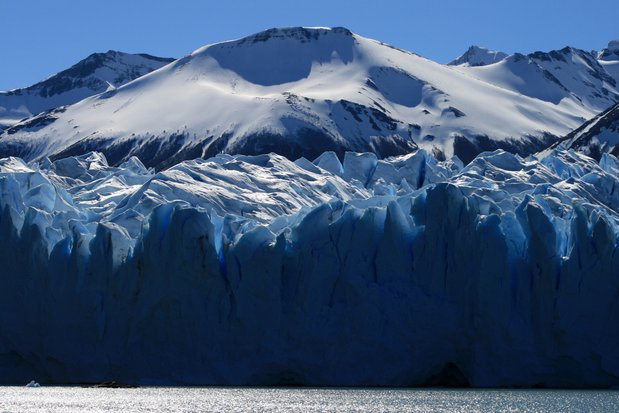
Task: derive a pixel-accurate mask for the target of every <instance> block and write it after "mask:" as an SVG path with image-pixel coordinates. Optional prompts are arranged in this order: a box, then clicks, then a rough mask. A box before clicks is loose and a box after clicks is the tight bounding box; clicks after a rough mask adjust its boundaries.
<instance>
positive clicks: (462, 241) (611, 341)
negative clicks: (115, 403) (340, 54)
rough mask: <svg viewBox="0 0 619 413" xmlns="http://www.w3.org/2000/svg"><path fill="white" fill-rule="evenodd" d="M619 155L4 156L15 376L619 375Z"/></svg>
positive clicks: (577, 382)
mask: <svg viewBox="0 0 619 413" xmlns="http://www.w3.org/2000/svg"><path fill="white" fill-rule="evenodd" d="M618 211H619V161H618V160H617V159H616V158H614V157H613V156H612V155H606V154H605V155H603V156H602V159H601V161H600V162H599V163H597V162H595V161H594V160H592V159H590V158H587V157H586V156H584V155H582V154H578V153H576V152H564V151H554V152H552V153H549V154H546V155H544V157H543V158H542V157H540V158H539V159H538V158H534V157H530V158H527V159H522V158H520V157H518V156H516V155H512V154H510V153H507V152H503V151H496V152H492V153H483V154H481V155H479V156H478V157H477V158H476V159H475V160H474V161H473V162H471V163H470V164H469V165H467V166H466V167H464V166H463V165H462V164H461V163H460V162H459V161H458V160H457V159H453V160H450V161H446V162H438V161H437V160H436V159H434V158H433V157H432V156H431V155H429V154H427V153H426V152H424V151H418V152H416V153H415V154H412V155H407V156H402V157H398V158H391V159H387V160H377V159H376V157H375V156H374V155H372V154H353V153H347V154H346V156H345V159H344V162H343V163H340V161H339V160H338V159H337V157H336V156H335V155H334V154H333V153H325V154H323V155H322V156H321V157H319V158H318V159H317V160H316V161H314V162H313V163H312V162H309V161H308V160H305V159H300V160H298V161H296V162H291V161H289V160H287V159H286V158H284V157H281V156H278V155H273V154H270V155H260V156H229V155H219V156H217V157H215V158H211V159H209V160H195V161H188V162H183V163H181V164H179V165H177V166H174V167H172V168H170V169H168V170H166V171H163V172H159V173H155V172H154V171H152V170H148V169H146V168H144V166H143V165H142V164H141V163H140V162H139V161H138V160H137V159H136V158H132V159H130V160H129V161H128V162H127V163H125V164H123V165H122V166H120V167H109V166H108V165H107V163H106V161H105V158H103V157H102V156H101V155H100V154H97V153H91V154H88V155H84V156H80V157H74V158H66V159H62V160H58V161H55V162H53V163H51V162H49V161H45V162H42V163H39V164H32V165H28V164H25V163H24V162H22V161H21V160H19V159H17V158H6V159H3V160H0V212H1V213H0V244H1V247H0V274H1V276H0V380H1V381H2V382H4V383H23V382H27V381H28V380H30V379H31V378H32V377H36V378H37V380H38V381H40V382H42V383H76V382H101V381H104V380H110V379H114V380H120V381H123V382H131V383H165V384H242V385H244V384H255V385H260V384H290V383H293V384H308V385H364V386H371V385H398V386H399V385H402V386H408V385H415V386H416V385H424V384H470V385H473V386H535V385H542V386H558V387H572V386H578V387H587V386H601V387H604V386H617V385H619V328H618V327H619V253H617V249H618V237H619V235H618V234H619V227H618V224H619V213H618Z"/></svg>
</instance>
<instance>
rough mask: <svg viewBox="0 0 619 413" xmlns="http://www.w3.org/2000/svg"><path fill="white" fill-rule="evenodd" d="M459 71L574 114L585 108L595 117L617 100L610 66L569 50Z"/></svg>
mask: <svg viewBox="0 0 619 413" xmlns="http://www.w3.org/2000/svg"><path fill="white" fill-rule="evenodd" d="M459 68H460V70H462V71H464V72H466V73H467V74H470V75H471V76H475V77H476V78H478V79H482V80H484V81H486V82H489V83H492V84H494V85H497V86H500V87H503V88H506V89H509V90H513V91H516V92H518V93H520V94H522V95H525V96H529V97H532V98H535V99H539V100H542V101H545V102H548V103H551V104H553V105H558V106H561V107H564V108H570V107H571V108H573V111H574V113H583V112H582V108H586V110H587V111H589V112H590V113H596V114H597V113H599V112H601V111H603V110H605V109H606V108H608V107H609V106H611V105H613V104H614V103H616V102H618V101H619V73H615V72H613V71H612V70H609V68H610V69H612V67H611V66H610V65H608V64H605V63H604V61H602V60H599V59H598V58H597V56H596V53H591V52H586V51H583V50H579V49H575V48H572V47H565V48H563V49H561V50H553V51H551V52H535V53H531V54H528V55H523V54H520V53H516V54H514V55H511V56H508V57H505V58H504V59H502V60H500V61H499V62H497V63H495V64H487V65H483V66H473V65H461V66H459ZM530 116H532V117H534V116H539V114H537V115H536V114H534V113H531V114H530ZM585 117H587V116H586V115H585ZM583 120H584V119H583Z"/></svg>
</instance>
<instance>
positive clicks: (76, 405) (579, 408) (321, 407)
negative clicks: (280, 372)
mask: <svg viewBox="0 0 619 413" xmlns="http://www.w3.org/2000/svg"><path fill="white" fill-rule="evenodd" d="M50 411H51V412H57V411H62V412H127V411H131V412H160V411H168V412H364V411H367V412H462V413H464V412H466V413H477V412H479V413H481V412H493V413H494V412H527V413H533V412H561V413H568V412H578V413H583V412H617V411H619V392H617V391H563V390H434V389H433V390H425V389H313V388H230V387H227V388H217V387H208V388H169V387H146V388H137V389H91V388H80V387H40V388H26V387H0V412H50Z"/></svg>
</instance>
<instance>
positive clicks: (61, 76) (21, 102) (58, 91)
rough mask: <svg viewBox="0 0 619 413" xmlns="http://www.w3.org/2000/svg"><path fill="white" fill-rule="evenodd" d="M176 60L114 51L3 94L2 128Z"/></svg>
mask: <svg viewBox="0 0 619 413" xmlns="http://www.w3.org/2000/svg"><path fill="white" fill-rule="evenodd" d="M173 60H174V59H169V58H162V57H155V56H150V55H147V54H128V53H122V52H117V51H114V50H110V51H108V52H106V53H94V54H91V55H90V56H88V57H87V58H86V59H84V60H81V61H80V62H78V63H76V64H75V65H73V66H71V67H70V68H68V69H66V70H63V71H62V72H59V73H57V74H55V75H53V76H51V77H49V78H47V79H46V80H44V81H42V82H39V83H37V84H35V85H32V86H30V87H26V88H23V89H14V90H10V91H8V92H1V91H0V129H2V128H6V127H8V126H11V125H14V124H15V123H17V122H18V121H20V120H21V119H24V118H27V117H29V116H32V115H36V114H38V113H41V112H45V111H48V110H50V109H54V108H57V107H59V106H64V105H70V104H72V103H76V102H79V101H80V100H82V99H84V98H86V97H89V96H92V95H96V94H98V93H101V92H105V91H106V90H108V89H111V88H116V87H118V86H121V85H123V84H125V83H127V82H129V81H131V80H133V79H136V78H138V77H140V76H143V75H145V74H146V73H149V72H152V71H153V70H155V69H158V68H160V67H161V66H164V65H166V64H168V63H170V62H172V61H173Z"/></svg>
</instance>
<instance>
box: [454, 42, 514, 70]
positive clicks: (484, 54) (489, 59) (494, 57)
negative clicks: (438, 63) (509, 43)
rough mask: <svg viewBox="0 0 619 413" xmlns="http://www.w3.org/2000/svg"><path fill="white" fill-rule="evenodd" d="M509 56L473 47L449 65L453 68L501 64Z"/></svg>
mask: <svg viewBox="0 0 619 413" xmlns="http://www.w3.org/2000/svg"><path fill="white" fill-rule="evenodd" d="M507 56H508V55H507V53H503V52H498V51H496V50H490V49H486V48H485V47H479V46H471V47H469V48H468V49H467V51H466V52H464V53H463V54H462V55H461V56H459V57H458V58H457V59H454V60H452V61H451V62H449V63H448V64H449V65H451V66H486V65H490V64H492V63H496V62H499V61H501V60H503V59H505V58H506V57H507Z"/></svg>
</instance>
